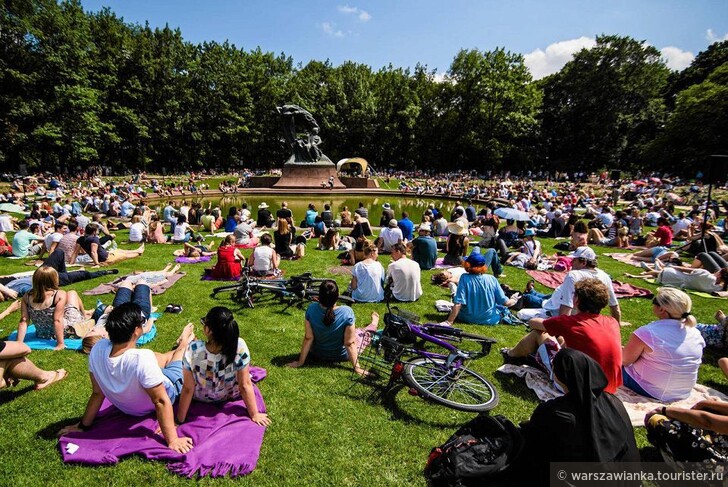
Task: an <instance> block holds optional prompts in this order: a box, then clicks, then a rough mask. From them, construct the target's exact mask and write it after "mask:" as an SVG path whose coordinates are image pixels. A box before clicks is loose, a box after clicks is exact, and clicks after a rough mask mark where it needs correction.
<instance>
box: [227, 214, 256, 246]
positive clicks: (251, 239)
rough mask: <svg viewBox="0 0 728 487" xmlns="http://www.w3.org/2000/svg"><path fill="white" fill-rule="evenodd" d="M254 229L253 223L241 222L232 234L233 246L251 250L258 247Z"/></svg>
mask: <svg viewBox="0 0 728 487" xmlns="http://www.w3.org/2000/svg"><path fill="white" fill-rule="evenodd" d="M254 228H255V222H253V221H241V222H240V223H239V224H238V226H237V227H235V231H234V232H233V235H234V236H235V245H236V246H238V247H245V248H252V247H255V246H256V245H258V237H256V236H255V233H254Z"/></svg>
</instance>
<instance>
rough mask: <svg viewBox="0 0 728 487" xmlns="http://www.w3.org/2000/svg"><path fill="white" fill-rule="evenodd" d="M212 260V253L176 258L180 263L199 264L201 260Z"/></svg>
mask: <svg viewBox="0 0 728 487" xmlns="http://www.w3.org/2000/svg"><path fill="white" fill-rule="evenodd" d="M211 260H212V256H211V255H203V256H201V257H185V256H180V257H177V258H176V259H174V261H175V262H176V263H178V264H199V263H200V262H210V261H211Z"/></svg>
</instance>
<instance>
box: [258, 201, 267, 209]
mask: <svg viewBox="0 0 728 487" xmlns="http://www.w3.org/2000/svg"><path fill="white" fill-rule="evenodd" d="M266 208H268V203H266V202H265V201H264V202H262V203H261V204H259V205H258V209H259V210H264V209H266Z"/></svg>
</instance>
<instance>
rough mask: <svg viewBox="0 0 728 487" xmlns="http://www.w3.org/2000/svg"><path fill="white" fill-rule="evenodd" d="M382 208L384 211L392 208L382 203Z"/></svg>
mask: <svg viewBox="0 0 728 487" xmlns="http://www.w3.org/2000/svg"><path fill="white" fill-rule="evenodd" d="M382 208H384V209H385V210H389V209H390V208H392V207H391V206H389V203H384V204H383V205H382Z"/></svg>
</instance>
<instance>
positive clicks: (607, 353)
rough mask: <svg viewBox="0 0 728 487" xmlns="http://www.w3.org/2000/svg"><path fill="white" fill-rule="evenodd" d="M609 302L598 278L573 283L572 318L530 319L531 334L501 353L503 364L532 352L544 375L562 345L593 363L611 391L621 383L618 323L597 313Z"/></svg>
mask: <svg viewBox="0 0 728 487" xmlns="http://www.w3.org/2000/svg"><path fill="white" fill-rule="evenodd" d="M608 303H609V291H608V289H607V287H606V286H605V285H604V283H602V282H601V281H600V280H599V279H596V278H589V279H582V280H580V281H578V282H576V284H574V307H575V308H576V309H575V313H574V314H572V315H561V316H554V317H552V318H548V319H542V318H532V319H531V320H529V322H528V324H529V326H530V327H531V329H532V331H531V332H530V333H529V334H528V335H526V336H525V337H523V339H521V341H520V342H518V344H517V345H516V346H515V347H513V348H511V349H508V348H504V349H502V350H501V353H502V354H503V359H504V361H505V362H507V363H512V362H516V361H517V359H519V358H526V357H528V356H529V355H531V354H534V353H535V357H534V358H535V360H536V362H537V364H538V365H539V366H540V367H542V368H544V369H545V370H546V371H547V372H550V371H551V361H552V360H553V357H554V356H555V355H556V353H557V352H558V351H559V349H560V348H561V347H562V346H566V347H569V348H574V349H576V350H579V351H580V352H583V353H585V354H586V355H588V356H590V357H591V358H593V359H594V361H595V362H597V363H598V364H599V365H600V366H601V367H602V370H603V371H604V375H606V376H607V380H608V381H609V383H608V385H607V387H606V388H605V389H604V390H605V391H607V392H611V393H612V394H614V392H615V391H616V390H617V387H619V386H620V385H621V384H622V341H621V335H620V332H619V322H618V321H617V320H616V319H614V318H612V317H611V316H605V315H602V314H600V312H601V310H602V309H603V308H604V307H606V306H607V304H608Z"/></svg>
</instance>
